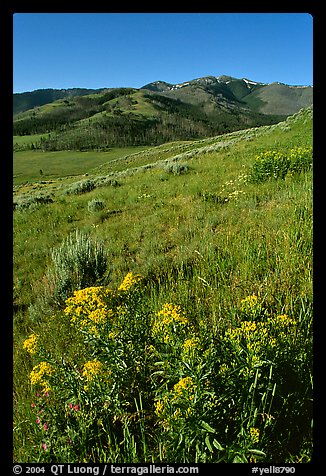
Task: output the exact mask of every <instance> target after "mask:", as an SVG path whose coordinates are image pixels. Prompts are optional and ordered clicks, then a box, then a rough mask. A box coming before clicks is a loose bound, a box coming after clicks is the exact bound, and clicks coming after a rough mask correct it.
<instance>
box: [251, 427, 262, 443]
mask: <svg viewBox="0 0 326 476" xmlns="http://www.w3.org/2000/svg"><path fill="white" fill-rule="evenodd" d="M259 436H260V431H259V429H258V428H254V427H251V428H250V429H249V438H250V443H251V444H256V443H258V441H259Z"/></svg>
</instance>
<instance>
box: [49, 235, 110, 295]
mask: <svg viewBox="0 0 326 476" xmlns="http://www.w3.org/2000/svg"><path fill="white" fill-rule="evenodd" d="M51 258H52V262H53V266H52V268H51V269H50V270H49V272H48V277H49V280H50V281H51V282H52V287H53V297H54V299H55V301H58V302H59V303H61V302H62V301H63V300H65V299H67V297H68V296H69V295H70V294H71V293H72V292H73V290H77V289H82V288H84V287H86V286H92V285H95V284H99V283H101V282H102V281H103V279H104V277H105V273H106V270H107V257H106V253H105V251H104V247H103V245H102V244H101V243H99V242H97V241H92V240H91V238H90V236H89V235H87V234H83V233H81V232H80V231H78V230H76V232H75V233H74V234H71V235H69V236H68V238H66V240H64V241H63V242H62V244H61V245H60V246H59V247H58V248H56V249H54V250H53V251H52V255H51Z"/></svg>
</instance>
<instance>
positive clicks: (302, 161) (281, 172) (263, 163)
mask: <svg viewBox="0 0 326 476" xmlns="http://www.w3.org/2000/svg"><path fill="white" fill-rule="evenodd" d="M311 166H312V147H305V148H303V147H295V148H293V149H291V150H290V151H279V150H267V151H266V152H263V153H261V154H259V155H258V156H257V157H256V158H255V160H254V163H253V164H252V167H251V171H250V181H251V182H254V183H257V182H264V181H266V180H271V179H279V178H281V179H284V178H285V177H286V175H287V174H290V175H293V174H298V173H302V172H306V171H307V170H309V169H310V168H311Z"/></svg>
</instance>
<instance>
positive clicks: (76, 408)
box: [74, 403, 80, 412]
mask: <svg viewBox="0 0 326 476" xmlns="http://www.w3.org/2000/svg"><path fill="white" fill-rule="evenodd" d="M74 410H76V412H79V410H80V404H79V403H78V404H77V405H75V406H74Z"/></svg>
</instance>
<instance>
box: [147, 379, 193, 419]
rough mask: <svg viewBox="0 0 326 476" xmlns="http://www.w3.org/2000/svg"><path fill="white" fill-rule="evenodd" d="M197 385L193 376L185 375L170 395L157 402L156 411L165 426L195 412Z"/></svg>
mask: <svg viewBox="0 0 326 476" xmlns="http://www.w3.org/2000/svg"><path fill="white" fill-rule="evenodd" d="M195 391H196V385H195V383H194V381H193V379H192V378H191V377H183V378H181V379H180V380H179V382H177V383H176V384H175V385H174V386H173V389H172V390H171V391H170V392H169V394H168V395H164V397H163V398H162V399H159V400H157V401H156V402H155V413H156V415H157V416H158V417H159V418H160V419H161V423H162V424H163V426H164V427H165V428H170V427H171V425H173V423H175V422H176V421H177V420H180V419H182V418H185V419H187V418H188V417H189V416H190V415H191V414H192V412H193V403H194V397H195Z"/></svg>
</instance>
